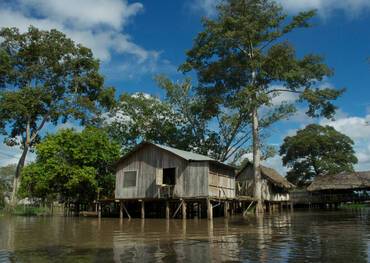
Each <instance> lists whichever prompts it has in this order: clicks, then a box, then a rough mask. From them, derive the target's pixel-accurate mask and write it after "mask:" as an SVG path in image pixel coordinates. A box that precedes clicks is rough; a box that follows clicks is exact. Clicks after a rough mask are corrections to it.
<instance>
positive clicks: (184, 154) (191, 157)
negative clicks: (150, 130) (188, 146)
mask: <svg viewBox="0 0 370 263" xmlns="http://www.w3.org/2000/svg"><path fill="white" fill-rule="evenodd" d="M153 144H154V145H155V146H157V147H159V148H161V149H163V150H166V151H169V152H171V153H173V154H175V155H177V156H179V157H181V158H183V159H185V160H187V161H214V162H218V161H217V160H215V159H212V158H211V157H208V156H205V155H201V154H198V153H193V152H188V151H183V150H179V149H176V148H172V147H169V146H165V145H160V144H156V143H153Z"/></svg>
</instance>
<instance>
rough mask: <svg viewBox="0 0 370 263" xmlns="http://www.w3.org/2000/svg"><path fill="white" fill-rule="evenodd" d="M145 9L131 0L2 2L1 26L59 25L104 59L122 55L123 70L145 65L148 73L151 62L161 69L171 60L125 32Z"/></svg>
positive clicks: (106, 60) (132, 71)
mask: <svg viewBox="0 0 370 263" xmlns="http://www.w3.org/2000/svg"><path fill="white" fill-rule="evenodd" d="M141 11H143V5H142V4H141V3H131V4H129V3H128V2H127V0H79V1H74V0H63V1H60V0H18V1H15V2H13V4H0V27H18V28H19V29H20V30H21V31H22V32H24V31H26V30H27V28H28V27H29V26H30V25H34V26H36V27H38V28H40V29H44V30H49V29H53V28H55V29H58V30H60V31H62V32H64V33H65V34H66V35H67V36H69V37H70V38H72V39H73V40H75V41H76V42H78V43H81V44H83V45H85V46H87V47H89V48H91V49H92V50H93V52H94V54H95V56H97V57H98V58H99V59H101V60H102V61H103V62H109V61H110V60H111V57H112V55H117V54H118V55H121V56H122V62H120V63H121V64H120V66H121V67H124V66H126V67H127V70H126V71H124V72H123V73H126V74H128V73H129V72H130V74H135V72H137V70H135V68H138V67H142V68H143V69H142V70H141V71H140V72H139V73H140V74H146V73H153V71H149V70H145V69H148V65H150V68H151V69H152V68H153V64H154V65H155V68H156V70H157V71H159V70H160V68H161V64H162V63H164V64H166V65H167V64H168V62H167V61H164V62H162V58H161V57H160V52H159V51H155V50H147V49H145V48H143V47H142V46H140V45H138V44H136V43H134V41H133V40H132V38H131V36H130V35H129V34H127V33H125V27H126V25H127V24H128V23H129V22H130V21H131V20H132V19H133V17H135V16H136V15H137V14H138V13H140V12H141ZM120 58H121V57H120ZM130 69H133V70H131V71H130ZM123 77H124V76H123Z"/></svg>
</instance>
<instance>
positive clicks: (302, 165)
mask: <svg viewBox="0 0 370 263" xmlns="http://www.w3.org/2000/svg"><path fill="white" fill-rule="evenodd" d="M353 144H354V143H353V141H352V140H351V138H349V137H348V136H346V135H344V134H342V133H340V132H338V131H336V130H335V129H334V128H333V127H330V126H320V125H317V124H310V125H307V126H306V127H305V128H304V129H301V130H298V131H297V133H296V135H294V136H287V137H286V138H285V139H284V142H283V144H282V145H281V147H280V155H281V156H282V161H283V165H285V166H286V167H288V168H289V169H290V170H289V171H288V172H287V179H288V180H289V181H290V182H292V183H293V184H295V185H297V186H304V185H306V184H307V183H308V182H311V181H312V180H313V179H314V178H315V177H316V176H320V175H327V174H333V175H334V174H338V173H340V172H353V171H354V169H353V165H354V164H356V163H357V158H356V156H355V151H354V149H353Z"/></svg>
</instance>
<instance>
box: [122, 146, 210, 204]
mask: <svg viewBox="0 0 370 263" xmlns="http://www.w3.org/2000/svg"><path fill="white" fill-rule="evenodd" d="M174 167H176V168H177V171H176V186H175V189H174V194H175V196H176V197H198V196H203V197H204V196H207V180H208V177H207V174H208V164H207V162H190V163H188V162H187V161H186V160H184V159H182V158H180V157H178V156H176V155H174V154H172V153H169V152H166V151H164V150H162V149H160V148H157V147H155V146H153V145H147V146H145V147H143V148H141V149H139V150H138V151H137V152H135V153H134V154H132V155H131V156H130V157H129V158H127V159H126V160H123V161H122V162H121V163H120V164H119V166H118V169H117V172H116V189H115V195H116V198H117V199H124V198H127V199H128V198H157V197H158V186H157V184H156V174H157V169H163V168H174ZM133 170H135V171H137V181H136V187H132V188H123V175H124V172H125V171H133Z"/></svg>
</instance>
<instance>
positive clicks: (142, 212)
mask: <svg viewBox="0 0 370 263" xmlns="http://www.w3.org/2000/svg"><path fill="white" fill-rule="evenodd" d="M141 219H145V202H144V201H141Z"/></svg>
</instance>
